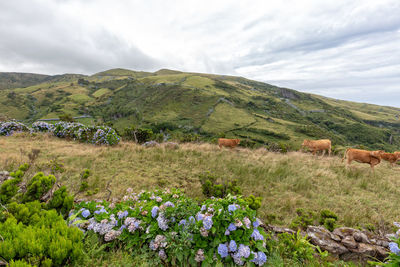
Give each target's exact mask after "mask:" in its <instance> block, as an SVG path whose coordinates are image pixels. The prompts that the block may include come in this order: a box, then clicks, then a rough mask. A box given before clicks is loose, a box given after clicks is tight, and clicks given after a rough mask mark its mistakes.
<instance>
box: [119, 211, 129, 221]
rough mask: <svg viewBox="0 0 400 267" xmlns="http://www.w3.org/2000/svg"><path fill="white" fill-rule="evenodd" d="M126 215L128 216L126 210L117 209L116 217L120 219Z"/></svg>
mask: <svg viewBox="0 0 400 267" xmlns="http://www.w3.org/2000/svg"><path fill="white" fill-rule="evenodd" d="M126 216H128V211H126V210H125V211H119V212H118V219H122V218H125V217H126Z"/></svg>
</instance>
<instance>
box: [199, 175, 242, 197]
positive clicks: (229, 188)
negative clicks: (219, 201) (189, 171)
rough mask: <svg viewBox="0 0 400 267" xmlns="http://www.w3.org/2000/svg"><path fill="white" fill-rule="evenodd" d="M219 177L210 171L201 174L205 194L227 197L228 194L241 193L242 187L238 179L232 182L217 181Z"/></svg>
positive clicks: (207, 195)
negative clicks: (219, 182) (220, 182)
mask: <svg viewBox="0 0 400 267" xmlns="http://www.w3.org/2000/svg"><path fill="white" fill-rule="evenodd" d="M216 180H217V178H216V177H215V176H213V175H211V174H210V173H206V174H203V175H201V176H200V182H201V188H202V191H203V195H204V196H206V197H221V198H222V197H226V196H227V195H228V194H231V195H240V194H241V193H242V190H241V188H240V187H239V186H238V185H237V180H233V181H230V182H223V183H222V184H218V183H216Z"/></svg>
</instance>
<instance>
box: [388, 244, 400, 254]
mask: <svg viewBox="0 0 400 267" xmlns="http://www.w3.org/2000/svg"><path fill="white" fill-rule="evenodd" d="M389 249H390V252H392V253H394V254H397V255H400V249H399V245H398V244H397V243H395V242H390V243H389Z"/></svg>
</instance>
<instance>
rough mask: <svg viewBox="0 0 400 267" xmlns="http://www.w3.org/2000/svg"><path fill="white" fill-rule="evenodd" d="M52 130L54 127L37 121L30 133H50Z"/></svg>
mask: <svg viewBox="0 0 400 267" xmlns="http://www.w3.org/2000/svg"><path fill="white" fill-rule="evenodd" d="M53 130H54V125H53V124H51V123H47V122H44V121H37V122H34V123H33V124H32V131H34V132H45V133H47V132H52V131H53Z"/></svg>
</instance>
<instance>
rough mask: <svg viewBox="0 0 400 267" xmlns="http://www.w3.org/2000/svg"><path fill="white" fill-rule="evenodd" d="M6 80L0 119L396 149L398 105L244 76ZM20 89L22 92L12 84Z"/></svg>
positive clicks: (111, 74) (164, 73)
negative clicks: (67, 117) (62, 118)
mask: <svg viewBox="0 0 400 267" xmlns="http://www.w3.org/2000/svg"><path fill="white" fill-rule="evenodd" d="M2 74H3V73H0V85H1V84H7V83H6V82H4V80H6V78H7V77H8V76H7V75H3V76H6V78H3V79H2V78H1V77H3V76H2ZM13 75H14V76H15V75H16V77H20V80H18V79H17V80H16V81H15V82H14V84H12V83H11V84H9V86H8V87H5V88H3V89H1V87H0V89H1V90H0V115H1V114H3V116H7V117H10V118H15V119H19V120H23V121H27V122H29V121H34V120H37V119H43V118H56V117H58V116H59V115H61V114H63V113H70V114H71V115H73V116H80V115H86V114H89V115H91V116H92V117H93V119H91V120H89V119H86V120H85V122H87V123H89V122H90V123H94V122H95V121H97V122H98V123H101V122H103V123H108V124H112V125H113V126H114V127H115V128H116V129H117V130H119V131H122V130H123V129H124V128H125V127H127V126H130V125H136V126H142V127H149V128H153V129H154V130H155V131H159V130H160V129H161V130H170V131H178V132H181V133H183V134H190V133H191V134H199V135H201V136H204V137H205V138H215V137H217V136H227V137H239V138H242V139H245V140H247V141H246V142H247V144H249V145H254V144H259V145H260V144H289V145H290V146H296V145H298V144H299V142H301V139H303V138H310V139H311V138H330V139H332V140H333V141H334V142H335V143H336V144H340V145H347V144H352V145H360V146H365V147H368V148H374V149H381V148H382V149H386V150H391V151H393V150H396V149H399V147H400V131H399V129H400V121H399V116H400V108H396V107H389V106H379V105H375V104H367V103H357V102H352V101H345V100H337V99H333V98H328V97H324V96H319V95H315V94H309V93H303V92H299V91H296V90H293V89H289V88H283V87H278V86H274V85H270V84H267V83H263V82H259V81H253V80H250V79H247V78H244V77H237V76H228V75H216V74H207V73H192V72H181V71H177V70H168V69H161V70H158V71H156V72H144V71H134V70H128V69H121V68H116V69H110V70H106V71H103V72H98V73H95V74H93V75H82V74H62V75H52V76H51V75H47V76H46V75H44V76H42V75H39V76H37V77H36V76H34V74H30V75H27V76H26V75H20V76H18V75H17V74H13ZM32 75H33V76H32ZM25 78H26V79H25ZM8 79H9V77H8ZM20 84H24V85H26V87H23V86H20V87H15V86H17V85H20ZM160 125H164V126H162V127H161V126H160ZM160 127H161V128H160Z"/></svg>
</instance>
